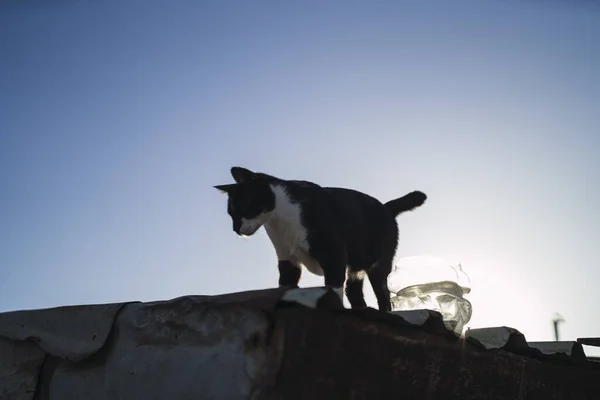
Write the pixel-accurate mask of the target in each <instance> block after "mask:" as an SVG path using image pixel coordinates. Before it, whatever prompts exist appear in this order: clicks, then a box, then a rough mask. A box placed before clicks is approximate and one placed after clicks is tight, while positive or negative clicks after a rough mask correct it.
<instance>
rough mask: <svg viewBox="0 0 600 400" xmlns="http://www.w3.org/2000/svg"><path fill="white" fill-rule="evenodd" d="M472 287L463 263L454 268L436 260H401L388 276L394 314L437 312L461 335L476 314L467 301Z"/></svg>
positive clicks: (431, 258)
mask: <svg viewBox="0 0 600 400" xmlns="http://www.w3.org/2000/svg"><path fill="white" fill-rule="evenodd" d="M470 286H471V282H470V280H469V277H468V276H467V274H466V273H465V272H464V271H463V269H462V266H461V265H460V263H455V264H454V265H453V264H451V263H449V262H447V261H445V260H443V259H442V258H439V257H434V256H415V257H405V258H401V259H399V260H398V262H397V264H396V266H395V268H394V270H393V271H392V273H391V274H390V275H389V276H388V288H389V289H390V292H391V293H390V296H391V302H392V311H407V310H422V309H428V310H434V311H437V312H439V313H440V314H442V317H443V319H444V323H445V324H446V327H447V328H448V329H450V330H452V331H454V332H455V333H457V334H459V335H461V334H462V332H463V329H464V326H465V324H466V323H467V322H469V320H470V319H471V315H472V312H473V309H472V305H471V302H470V301H469V300H467V299H465V298H464V296H465V295H466V294H468V293H469V292H470V291H471V287H470Z"/></svg>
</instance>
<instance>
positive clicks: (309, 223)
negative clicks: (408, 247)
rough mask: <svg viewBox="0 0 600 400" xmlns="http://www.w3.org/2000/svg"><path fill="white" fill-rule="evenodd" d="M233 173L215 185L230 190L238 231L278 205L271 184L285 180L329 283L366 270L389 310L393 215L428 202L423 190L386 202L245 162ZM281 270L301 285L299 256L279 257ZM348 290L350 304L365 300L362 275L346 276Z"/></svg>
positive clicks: (337, 284)
mask: <svg viewBox="0 0 600 400" xmlns="http://www.w3.org/2000/svg"><path fill="white" fill-rule="evenodd" d="M231 175H232V176H233V178H234V179H235V181H236V182H237V183H235V184H229V185H219V186H215V187H216V188H217V189H219V190H221V191H223V192H225V193H227V194H228V196H229V200H228V213H229V215H230V216H231V219H232V222H233V230H234V231H235V232H236V233H238V234H240V225H241V221H242V218H246V219H252V218H255V217H257V216H259V215H261V214H262V213H269V212H270V211H272V210H274V208H275V206H276V204H275V201H276V199H275V195H274V192H273V190H272V187H273V186H282V187H284V188H285V190H286V192H287V195H288V197H289V198H290V199H291V200H292V202H293V203H296V204H299V205H300V206H301V210H302V212H301V223H302V226H303V227H304V229H305V230H306V232H307V235H306V239H307V242H308V245H309V255H310V256H311V257H312V258H313V259H314V260H316V261H317V262H318V263H319V265H320V267H321V269H322V270H323V273H324V278H325V285H327V286H331V287H334V288H341V287H343V286H344V282H345V281H346V273H348V274H350V275H352V274H353V273H356V272H359V271H365V272H366V273H367V275H368V277H369V281H370V282H371V285H372V287H373V292H374V293H375V296H376V298H377V302H378V305H379V309H380V310H384V311H389V310H390V295H389V290H388V288H387V276H388V275H389V273H390V272H391V270H392V261H393V259H394V256H395V253H396V248H397V243H398V224H397V222H396V219H395V218H396V217H397V216H398V215H399V214H401V213H403V212H405V211H410V210H413V209H415V208H417V207H419V206H421V205H422V204H424V203H425V200H426V199H427V196H426V195H425V194H424V193H422V192H419V191H414V192H411V193H409V194H407V195H405V196H402V197H400V198H398V199H394V200H391V201H388V202H387V203H384V204H382V203H381V202H380V201H379V200H377V199H375V198H373V197H371V196H369V195H367V194H365V193H361V192H359V191H356V190H352V189H344V188H333V187H321V186H319V185H317V184H315V183H312V182H307V181H294V180H283V179H279V178H276V177H274V176H271V175H267V174H263V173H254V172H252V171H249V170H247V169H245V168H241V167H233V168H232V169H231ZM259 227H260V226H259ZM257 229H258V228H257ZM252 233H254V232H251V233H250V234H252ZM271 240H272V241H273V238H271ZM293 268H296V270H294V269H293ZM279 273H280V278H279V283H280V285H285V286H297V285H298V281H299V280H300V274H301V270H300V268H299V267H298V263H297V261H294V260H292V259H283V260H281V259H280V260H279ZM345 293H346V296H347V297H348V300H349V301H350V304H351V305H352V308H360V307H365V306H366V304H365V301H364V297H363V281H362V280H360V279H358V280H357V279H348V280H347V283H346V288H345Z"/></svg>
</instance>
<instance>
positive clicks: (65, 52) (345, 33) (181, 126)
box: [0, 0, 600, 353]
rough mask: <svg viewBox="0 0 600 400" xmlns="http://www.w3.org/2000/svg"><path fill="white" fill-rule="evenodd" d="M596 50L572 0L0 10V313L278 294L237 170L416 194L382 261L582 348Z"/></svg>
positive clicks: (495, 317) (594, 212) (477, 315)
mask: <svg viewBox="0 0 600 400" xmlns="http://www.w3.org/2000/svg"><path fill="white" fill-rule="evenodd" d="M599 40H600V7H598V6H595V5H594V4H592V2H588V1H577V2H566V1H559V0H554V1H537V0H522V1H519V0H489V1H481V0H469V1H466V0H457V1H452V2H447V1H430V0H427V1H418V2H416V1H415V2H408V1H406V2H393V1H380V2H348V1H335V0H333V1H328V2H318V1H306V2H276V1H264V0H261V1H256V2H244V1H214V0H213V1H208V0H207V1H201V2H200V1H192V0H189V1H184V0H177V1H169V2H166V1H155V0H144V1H142V0H128V1H122V0H88V1H75V0H54V1H52V2H47V1H41V0H30V1H27V2H23V1H16V0H4V1H2V2H1V3H0V54H2V55H3V56H2V60H1V61H0V187H1V190H0V311H9V310H18V309H32V308H47V307H55V306H62V305H73V304H97V303H111V302H122V301H152V300H166V299H171V298H175V297H179V296H183V295H213V294H221V293H230V292H237V291H245V290H254V289H264V288H270V287H276V286H277V280H278V272H277V259H276V256H275V252H274V250H273V247H272V245H271V244H270V242H269V240H268V238H267V236H266V234H265V232H264V229H261V230H260V231H259V232H258V233H257V234H256V235H254V236H253V237H251V238H246V239H242V238H239V237H237V236H236V235H235V233H234V232H233V231H232V229H231V222H230V219H229V216H228V215H227V212H226V197H224V196H223V195H222V194H220V193H219V192H218V191H216V190H215V189H214V188H213V185H216V184H222V183H228V182H231V181H232V178H231V176H230V174H229V168H230V167H231V166H234V165H239V166H243V167H246V168H249V169H252V170H255V171H261V172H265V173H269V174H272V175H275V176H278V177H281V178H287V179H303V180H310V181H313V182H316V183H318V184H320V185H324V186H338V187H349V188H353V189H357V190H361V191H364V192H366V193H369V194H370V195H372V196H374V197H376V198H378V199H380V200H381V201H387V200H390V199H393V198H396V197H400V196H402V195H404V194H406V193H408V192H410V191H412V190H422V191H424V192H425V193H426V194H427V195H428V200H427V203H426V204H425V205H424V206H422V207H421V208H419V209H418V210H415V211H414V212H411V213H406V214H403V215H401V216H399V217H398V223H399V226H400V241H399V246H398V253H397V258H398V260H402V259H403V258H405V257H413V256H423V255H433V256H436V257H440V258H442V259H444V260H448V262H449V263H450V262H452V263H453V262H460V263H461V265H462V267H463V269H464V271H465V272H466V273H467V274H468V275H469V278H470V281H471V288H472V290H471V293H470V294H469V295H468V296H467V298H468V299H469V300H470V301H471V303H472V305H473V316H472V319H471V321H470V322H469V323H468V324H467V326H468V327H471V328H477V327H489V326H511V327H514V328H516V329H518V330H520V331H521V332H523V333H524V334H525V335H526V337H527V339H528V340H553V338H554V333H553V328H552V323H551V319H552V318H553V317H554V315H555V313H560V315H562V317H563V318H564V320H565V322H564V323H563V324H562V325H561V338H562V339H565V340H572V339H575V338H577V337H587V336H600V319H598V318H597V305H598V298H597V297H596V290H595V284H594V283H593V282H599V281H600V266H599V265H598V259H596V257H597V256H598V250H597V249H598V247H597V246H598V240H599V238H600V213H599V212H598V204H600V188H599V185H598V182H600V157H598V151H599V150H600V135H599V133H598V127H599V126H600V112H598V104H599V103H600V74H598V71H600V46H598V45H597V44H598V42H599ZM398 262H399V263H401V261H398ZM322 284H323V281H322V278H320V277H317V276H314V275H311V274H310V273H309V272H308V271H306V270H305V271H304V272H303V276H302V279H301V281H300V285H301V286H318V285H322ZM365 287H366V296H367V302H368V304H369V305H371V306H374V307H376V301H375V298H374V296H373V294H372V291H371V289H370V287H369V285H365ZM586 350H587V349H586ZM588 353H589V352H588Z"/></svg>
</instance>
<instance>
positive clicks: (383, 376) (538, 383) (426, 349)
mask: <svg viewBox="0 0 600 400" xmlns="http://www.w3.org/2000/svg"><path fill="white" fill-rule="evenodd" d="M278 314H279V315H278V320H281V321H282V323H283V326H284V327H285V328H284V335H285V341H284V350H283V351H284V357H283V364H282V366H281V370H280V372H279V375H278V381H277V390H278V396H279V398H282V399H286V400H295V399H298V400H300V399H321V398H324V399H332V398H335V399H354V400H358V399H365V400H367V399H386V398H389V399H392V398H398V399H399V398H402V399H448V398H453V399H454V398H456V399H461V400H470V399H473V400H475V399H489V400H494V399H498V400H500V399H502V400H507V399H510V400H525V399H527V400H537V399H539V400H567V399H572V400H595V399H597V398H598V393H600V369H597V368H592V367H588V365H587V364H593V363H590V362H588V363H587V364H586V365H585V366H584V365H583V364H580V365H579V366H577V367H576V366H574V365H564V364H560V363H553V362H549V361H548V362H547V361H541V360H539V359H534V358H531V357H528V356H524V355H521V354H515V353H511V352H507V351H503V350H501V349H499V350H495V351H489V350H485V349H482V348H481V347H477V348H476V347H475V346H472V345H471V344H470V343H468V342H466V341H452V340H450V339H449V338H447V337H444V336H442V335H438V334H434V333H431V332H426V331H424V330H422V329H414V328H410V327H409V326H399V325H392V324H388V323H387V321H385V322H384V321H382V320H377V319H374V320H372V321H370V322H369V321H367V320H365V319H362V320H361V319H358V318H355V317H354V316H353V315H352V314H350V313H346V314H345V315H344V314H343V313H338V312H326V311H321V310H310V309H304V308H301V307H295V308H288V309H282V310H281V311H280V312H279V313H278ZM390 321H391V320H390ZM299 377H301V378H299Z"/></svg>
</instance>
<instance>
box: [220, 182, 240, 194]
mask: <svg viewBox="0 0 600 400" xmlns="http://www.w3.org/2000/svg"><path fill="white" fill-rule="evenodd" d="M236 186H237V183H229V184H227V185H216V186H215V189H217V190H218V191H220V192H221V193H225V194H226V195H228V196H230V195H231V194H232V193H233V191H234V189H235V187H236Z"/></svg>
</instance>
